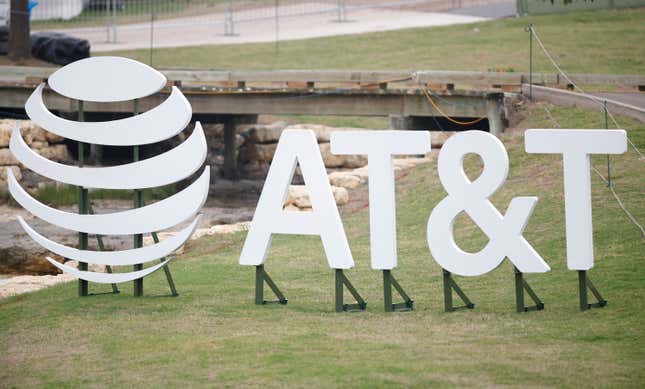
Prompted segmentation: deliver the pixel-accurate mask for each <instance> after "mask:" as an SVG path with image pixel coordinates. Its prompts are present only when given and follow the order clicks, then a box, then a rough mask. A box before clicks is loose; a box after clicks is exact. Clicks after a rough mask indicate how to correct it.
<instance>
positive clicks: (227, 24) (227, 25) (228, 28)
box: [224, 0, 235, 36]
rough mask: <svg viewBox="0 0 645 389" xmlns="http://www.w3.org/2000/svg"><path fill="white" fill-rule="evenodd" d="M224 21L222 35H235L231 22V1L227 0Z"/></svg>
mask: <svg viewBox="0 0 645 389" xmlns="http://www.w3.org/2000/svg"><path fill="white" fill-rule="evenodd" d="M225 18H226V19H225V20H224V35H226V36H234V35H235V21H234V20H233V0H229V2H228V7H226V17H225Z"/></svg>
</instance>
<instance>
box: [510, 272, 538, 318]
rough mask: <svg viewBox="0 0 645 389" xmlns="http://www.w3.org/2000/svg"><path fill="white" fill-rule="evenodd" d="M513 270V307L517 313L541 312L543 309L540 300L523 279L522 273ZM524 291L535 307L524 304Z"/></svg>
mask: <svg viewBox="0 0 645 389" xmlns="http://www.w3.org/2000/svg"><path fill="white" fill-rule="evenodd" d="M513 269H515V307H516V310H517V312H528V311H541V310H543V309H544V303H543V302H542V300H540V298H539V297H538V296H537V294H535V292H534V291H533V289H531V286H530V285H529V284H528V282H526V280H525V279H524V273H522V272H521V271H520V270H519V269H518V268H516V267H514V266H513ZM524 291H526V293H528V295H529V296H530V297H531V299H532V300H533V302H534V303H535V305H533V306H530V307H527V306H526V305H525V304H524Z"/></svg>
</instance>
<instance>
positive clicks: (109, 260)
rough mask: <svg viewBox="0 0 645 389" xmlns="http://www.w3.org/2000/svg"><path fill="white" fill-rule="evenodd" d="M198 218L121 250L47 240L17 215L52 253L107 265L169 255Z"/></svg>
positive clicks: (27, 229) (190, 231)
mask: <svg viewBox="0 0 645 389" xmlns="http://www.w3.org/2000/svg"><path fill="white" fill-rule="evenodd" d="M200 219H201V216H200V215H198V216H197V217H196V218H195V220H193V222H192V223H190V225H188V226H187V227H186V228H184V229H183V230H181V231H179V232H177V234H175V235H174V236H172V237H170V238H168V239H165V240H163V241H162V242H160V243H157V244H153V245H150V246H144V247H141V248H136V249H130V250H122V251H92V250H79V249H75V248H73V247H68V246H65V245H62V244H60V243H57V242H54V241H53V240H49V239H47V238H45V237H44V236H42V235H40V234H39V233H38V232H36V231H35V230H34V229H33V228H31V226H30V225H29V224H27V222H26V221H25V220H24V219H23V218H22V217H21V216H18V221H19V222H20V225H21V226H22V228H23V230H25V232H26V233H27V234H28V235H29V236H30V237H31V239H33V240H34V241H36V243H38V244H39V245H41V246H42V247H44V248H46V249H47V250H49V251H51V252H53V253H54V254H58V255H60V256H61V257H65V258H69V259H73V260H75V261H79V262H86V263H92V264H97V265H108V266H124V265H134V264H139V263H146V262H150V261H154V260H155V259H159V258H163V257H165V256H168V255H170V254H171V253H172V252H174V251H175V250H177V249H178V248H179V247H181V246H182V245H183V244H184V243H186V241H187V240H188V239H189V238H190V237H191V236H192V235H193V232H195V228H196V227H197V224H198V223H199V220H200Z"/></svg>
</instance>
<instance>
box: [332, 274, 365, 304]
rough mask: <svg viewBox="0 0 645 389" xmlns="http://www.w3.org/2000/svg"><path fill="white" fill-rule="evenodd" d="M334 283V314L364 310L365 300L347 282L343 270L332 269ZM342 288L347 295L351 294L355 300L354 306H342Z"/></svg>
mask: <svg viewBox="0 0 645 389" xmlns="http://www.w3.org/2000/svg"><path fill="white" fill-rule="evenodd" d="M334 281H335V286H336V288H335V297H336V299H335V300H336V312H343V311H344V312H348V311H364V310H365V308H366V307H367V303H366V302H365V300H363V298H362V297H361V295H360V294H358V291H356V288H354V285H352V283H351V282H349V279H347V277H346V276H345V274H344V273H343V269H334ZM344 288H347V290H348V291H349V293H351V295H352V296H353V297H354V299H355V300H356V304H343V292H344Z"/></svg>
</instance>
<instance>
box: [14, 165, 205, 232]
mask: <svg viewBox="0 0 645 389" xmlns="http://www.w3.org/2000/svg"><path fill="white" fill-rule="evenodd" d="M209 180H210V167H209V166H206V168H205V169H204V172H203V173H202V174H201V176H200V177H199V178H198V179H197V180H195V182H193V183H192V184H190V186H188V187H187V188H186V189H184V190H182V191H180V192H178V193H176V194H174V195H172V196H170V197H167V198H165V199H163V200H160V201H157V202H156V203H154V204H150V205H146V206H144V207H141V208H135V209H130V210H127V211H122V212H115V213H108V214H101V215H79V214H77V213H69V212H64V211H60V210H58V209H55V208H51V207H48V206H47V205H45V204H43V203H41V202H39V201H38V200H36V199H34V198H33V197H31V196H30V195H29V194H28V193H27V192H26V191H25V190H24V189H23V188H22V187H21V186H20V184H18V181H16V177H15V176H14V175H13V172H12V171H11V169H9V168H7V182H8V187H9V192H10V193H11V195H12V196H13V198H14V199H15V200H16V201H17V202H18V203H19V204H20V205H22V206H23V207H24V208H25V209H26V210H27V211H29V212H30V213H31V214H33V215H34V216H37V217H39V218H40V219H43V220H45V221H46V222H48V223H51V224H54V225H56V226H59V227H62V228H66V229H68V230H73V231H80V232H87V233H90V234H101V235H134V234H142V233H146V232H151V231H161V230H165V229H167V228H170V227H172V226H175V225H177V224H179V223H181V222H183V221H186V220H188V219H190V218H191V217H193V216H194V215H195V214H197V212H198V211H199V210H200V209H201V207H202V205H204V202H205V201H206V197H207V196H208V185H209Z"/></svg>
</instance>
